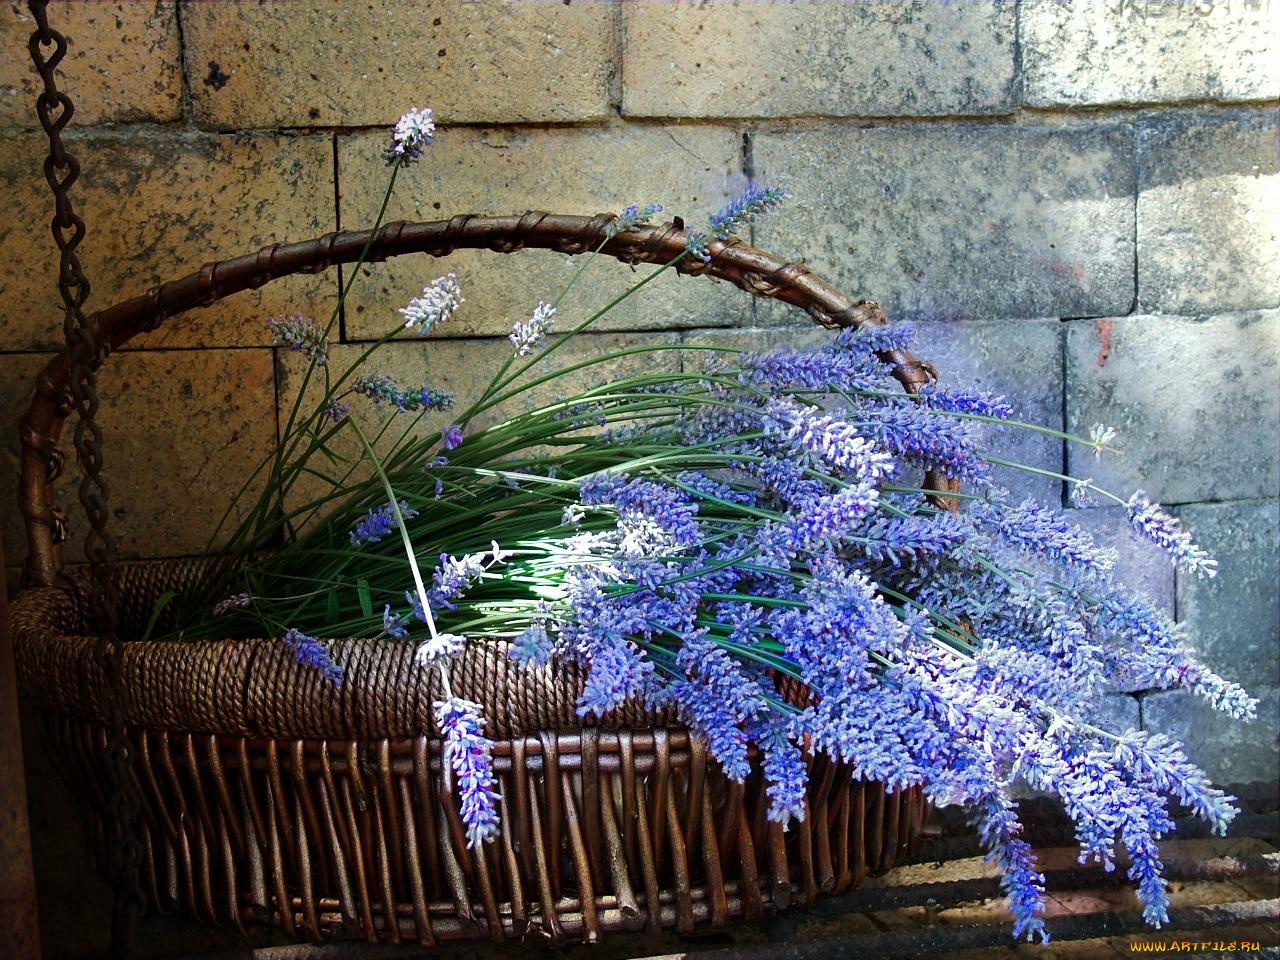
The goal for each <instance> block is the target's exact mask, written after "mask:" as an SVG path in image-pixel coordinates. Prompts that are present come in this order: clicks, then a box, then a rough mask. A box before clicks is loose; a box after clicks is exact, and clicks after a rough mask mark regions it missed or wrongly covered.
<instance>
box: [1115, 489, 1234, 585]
mask: <svg viewBox="0 0 1280 960" xmlns="http://www.w3.org/2000/svg"><path fill="white" fill-rule="evenodd" d="M1126 506H1127V507H1128V510H1129V525H1130V526H1131V527H1132V528H1133V529H1134V530H1135V531H1137V532H1138V533H1139V534H1140V535H1142V536H1143V537H1145V538H1146V539H1147V540H1150V541H1151V542H1152V543H1154V544H1155V545H1156V546H1158V547H1159V548H1160V549H1161V550H1163V551H1165V553H1167V554H1169V556H1170V557H1171V558H1172V559H1173V561H1174V563H1176V564H1177V565H1178V566H1179V567H1181V568H1182V569H1183V570H1186V571H1188V572H1189V573H1196V574H1199V575H1200V576H1202V577H1214V576H1216V575H1217V573H1218V561H1217V560H1215V559H1213V557H1211V556H1210V555H1209V552H1208V551H1207V550H1204V549H1203V548H1201V547H1199V546H1197V545H1196V544H1195V542H1194V541H1193V540H1192V539H1191V534H1189V533H1188V532H1187V531H1186V530H1184V529H1183V528H1182V524H1180V523H1179V522H1178V521H1177V520H1175V519H1174V518H1173V517H1171V516H1169V514H1167V513H1165V512H1164V511H1163V510H1162V509H1161V508H1160V504H1158V503H1152V502H1151V501H1150V500H1148V499H1147V497H1146V494H1145V493H1143V492H1142V491H1141V490H1137V491H1134V494H1133V496H1131V497H1130V498H1129V502H1128V503H1127V504H1126Z"/></svg>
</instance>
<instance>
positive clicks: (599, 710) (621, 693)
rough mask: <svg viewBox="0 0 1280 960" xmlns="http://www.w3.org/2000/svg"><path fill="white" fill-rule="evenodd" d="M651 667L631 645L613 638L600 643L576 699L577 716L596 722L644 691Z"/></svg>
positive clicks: (651, 670)
mask: <svg viewBox="0 0 1280 960" xmlns="http://www.w3.org/2000/svg"><path fill="white" fill-rule="evenodd" d="M652 673H653V664H651V663H650V662H649V661H648V660H646V659H645V657H644V654H642V653H641V652H640V650H639V649H638V648H637V647H635V646H634V645H633V644H629V643H627V642H626V641H625V640H623V639H622V638H621V637H618V636H616V635H615V636H614V637H613V638H611V639H610V640H607V641H602V642H601V644H600V645H599V647H598V648H597V649H596V650H595V652H594V654H593V655H592V657H591V668H590V670H589V671H588V672H587V679H586V682H585V683H584V684H583V686H582V695H581V696H580V697H579V698H578V708H577V712H578V716H580V717H590V716H594V717H596V718H597V719H598V718H600V717H603V716H604V715H605V714H606V713H608V712H609V711H610V710H612V709H614V708H615V707H620V706H622V705H623V704H624V703H626V702H627V701H628V700H630V699H631V698H632V697H635V696H637V695H639V694H641V693H643V692H644V690H645V687H646V686H647V685H648V683H649V680H650V677H651V675H652Z"/></svg>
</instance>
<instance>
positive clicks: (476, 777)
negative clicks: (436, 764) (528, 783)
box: [435, 697, 498, 847]
mask: <svg viewBox="0 0 1280 960" xmlns="http://www.w3.org/2000/svg"><path fill="white" fill-rule="evenodd" d="M435 713H436V723H438V724H439V725H440V733H441V736H442V739H443V740H444V759H445V762H446V763H447V764H448V766H449V769H450V770H451V771H452V773H453V776H454V778H455V786H456V789H457V791H458V806H459V812H460V813H461V815H462V822H463V824H464V825H465V826H466V828H467V846H468V847H477V846H479V845H480V844H482V843H486V842H488V841H490V840H492V839H493V838H494V837H496V836H497V835H498V796H497V793H496V792H495V791H494V784H495V783H496V782H497V781H496V780H495V779H494V776H493V741H492V740H490V739H489V738H488V737H486V736H485V735H484V725H485V721H484V718H483V717H482V716H481V714H480V705H479V704H478V703H472V702H471V701H470V700H463V699H461V698H460V697H450V698H449V699H448V700H443V701H436V704H435Z"/></svg>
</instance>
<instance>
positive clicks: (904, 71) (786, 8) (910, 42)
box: [622, 2, 1016, 117]
mask: <svg viewBox="0 0 1280 960" xmlns="http://www.w3.org/2000/svg"><path fill="white" fill-rule="evenodd" d="M622 9H623V27H624V34H625V38H626V39H625V42H624V53H623V95H622V110H623V113H624V114H625V115H628V116H641V117H785V116H812V115H824V116H937V115H950V114H965V115H974V114H985V113H995V112H999V111H1003V110H1008V109H1010V108H1011V107H1012V105H1013V104H1012V98H1013V89H1014V77H1015V65H1014V48H1015V43H1016V36H1015V26H1014V17H1015V12H1014V5H1013V4H1011V3H996V4H991V3H975V4H940V3H905V4H887V3H885V4H879V3H875V4H871V3H867V4H864V3H825V2H817V3H815V2H799V3H785V4H784V3H776V4H775V3H753V2H748V3H737V2H734V3H727V2H718V3H681V2H677V3H628V4H623V5H622Z"/></svg>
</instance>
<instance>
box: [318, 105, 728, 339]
mask: <svg viewBox="0 0 1280 960" xmlns="http://www.w3.org/2000/svg"><path fill="white" fill-rule="evenodd" d="M382 146H383V141H382V138H381V137H380V136H357V137H346V138H343V139H341V140H340V141H339V180H340V181H341V184H342V223H343V226H344V227H347V228H349V229H354V228H356V227H360V226H371V225H372V223H373V219H374V217H375V215H376V214H377V211H378V206H379V204H380V202H381V199H382V195H383V192H384V191H385V189H386V182H387V177H386V172H385V168H384V167H383V166H382V163H381V160H380V153H381V150H382ZM740 157H741V141H740V140H739V138H738V137H737V135H735V134H734V133H733V132H732V131H730V130H727V129H724V128H711V127H707V128H698V129H690V128H683V127H682V128H661V127H653V128H622V129H614V128H610V129H607V130H592V129H582V128H580V129H572V130H547V131H539V132H537V133H534V132H532V131H523V130H476V129H451V130H448V131H446V132H445V133H444V134H442V135H441V136H440V137H439V138H438V139H437V140H436V143H435V145H434V146H433V147H432V148H431V150H430V151H429V153H428V154H427V156H426V157H425V158H424V159H423V161H422V163H421V164H420V165H419V166H418V167H415V168H411V169H409V170H408V171H406V172H405V173H404V174H402V175H401V176H400V179H399V180H398V182H397V184H396V196H395V197H394V198H393V202H392V205H391V207H390V208H389V210H388V217H389V218H392V219H395V218H403V219H410V220H434V219H439V218H444V217H449V216H453V215H455V214H461V213H486V214H506V213H523V212H524V211H525V210H528V209H531V208H532V209H537V210H549V211H553V212H555V213H578V214H595V213H599V212H601V211H602V210H610V209H613V210H619V211H620V210H622V208H623V207H625V206H626V205H627V204H629V203H633V202H640V203H644V202H646V201H653V202H658V203H662V204H664V205H665V206H666V211H665V212H664V213H663V214H662V216H664V217H667V216H671V215H672V214H684V215H685V216H686V217H688V218H689V219H690V220H692V219H694V218H697V219H702V217H703V215H704V213H705V211H706V210H708V209H715V208H716V207H718V206H719V205H720V204H721V203H722V202H723V200H724V199H725V198H726V197H727V196H728V195H729V193H730V190H731V187H730V185H729V184H730V181H731V180H732V177H731V176H730V175H732V174H736V173H737V171H739V170H740V169H741V161H740ZM673 184H674V186H673ZM581 262H582V261H581V258H578V257H567V256H565V255H563V254H559V253H551V252H548V251H541V250H522V251H518V252H516V253H514V254H509V255H506V256H499V255H496V254H494V253H492V252H490V251H477V250H459V251H457V252H456V253H454V254H452V255H451V256H450V257H449V258H448V260H447V261H445V262H436V261H426V260H424V259H423V258H421V257H401V258H399V259H398V260H394V261H392V262H390V263H388V264H378V265H374V266H372V267H371V268H369V269H368V271H367V272H368V274H369V275H370V276H371V278H372V279H371V280H368V281H367V280H365V279H364V278H362V279H361V281H360V282H358V283H357V284H356V286H355V287H354V288H353V291H352V300H353V304H352V305H351V306H349V308H348V310H347V335H348V336H349V337H352V338H356V339H377V338H379V337H381V336H383V335H385V334H386V333H387V332H388V330H389V329H390V328H391V327H393V326H395V324H396V323H397V322H398V321H399V314H398V313H397V312H396V311H397V310H398V309H399V307H401V306H403V305H404V304H405V303H406V302H407V301H408V300H409V298H410V297H413V296H415V295H416V294H417V293H418V292H419V291H420V290H421V288H422V286H423V284H425V283H427V282H429V281H430V280H432V279H434V278H435V277H437V276H439V275H440V274H441V273H444V272H445V271H448V270H454V271H456V272H457V273H458V275H459V278H460V280H461V282H462V285H463V288H464V296H465V297H466V303H464V304H463V306H462V308H461V309H460V310H459V311H458V314H457V316H456V317H455V318H454V320H453V321H452V322H450V324H449V325H448V326H447V327H445V328H443V329H442V330H441V331H440V332H441V334H443V335H446V336H496V335H502V336H505V335H506V334H507V333H508V332H510V329H511V323H512V321H513V320H514V319H516V318H517V317H520V316H525V317H527V316H528V315H529V314H530V313H531V312H532V311H533V308H534V307H535V306H537V302H538V300H539V298H545V299H547V300H551V299H553V298H554V297H555V295H556V294H557V293H558V292H559V291H560V290H562V289H563V288H564V285H565V284H566V283H567V282H568V281H569V279H570V278H571V277H572V275H573V273H574V272H575V271H576V269H577V267H578V266H579V265H580V264H581ZM651 269H653V268H650V267H640V268H638V269H637V270H636V271H633V270H632V269H631V268H630V267H626V266H623V265H622V264H619V263H617V262H615V261H613V260H606V259H603V258H601V259H597V261H596V262H595V263H593V264H592V266H591V268H590V270H588V271H587V272H586V273H585V274H584V275H583V278H582V280H581V281H579V284H578V285H577V286H576V287H575V288H574V290H573V291H572V292H571V293H570V295H569V297H568V298H567V299H566V300H565V301H564V304H563V306H562V310H561V317H560V321H559V322H560V327H561V329H564V328H565V327H566V326H567V325H569V324H572V323H576V322H578V321H580V320H584V319H586V317H587V316H589V315H590V313H591V312H594V311H595V310H596V309H598V308H600V307H602V306H604V305H605V304H606V303H608V302H609V301H610V300H611V299H612V298H613V297H614V296H616V295H617V294H619V293H621V292H623V291H624V290H625V289H626V288H627V287H628V286H630V285H631V284H634V283H635V282H636V281H637V280H639V279H641V278H642V277H643V276H645V275H646V273H647V272H648V271H650V270H651ZM749 311H750V300H749V298H748V296H747V294H745V293H742V292H741V291H739V290H737V289H736V288H733V287H731V286H729V285H728V284H713V283H711V282H709V281H708V280H706V279H692V278H689V277H682V276H679V275H676V274H675V273H674V271H671V272H669V273H668V274H667V275H666V276H664V277H661V278H659V279H658V280H655V281H654V282H653V283H652V284H650V285H648V286H647V287H645V288H644V290H643V291H641V293H640V295H638V296H636V297H635V298H633V299H631V300H629V301H624V302H623V303H622V304H620V305H619V306H618V307H617V308H615V309H614V310H613V311H612V312H610V313H609V314H608V315H607V316H606V317H604V318H602V319H601V320H600V321H597V327H596V329H600V330H611V329H655V328H669V327H688V326H708V325H715V324H732V323H735V322H737V321H738V320H739V319H741V318H743V317H745V316H747V315H748V313H749Z"/></svg>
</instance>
